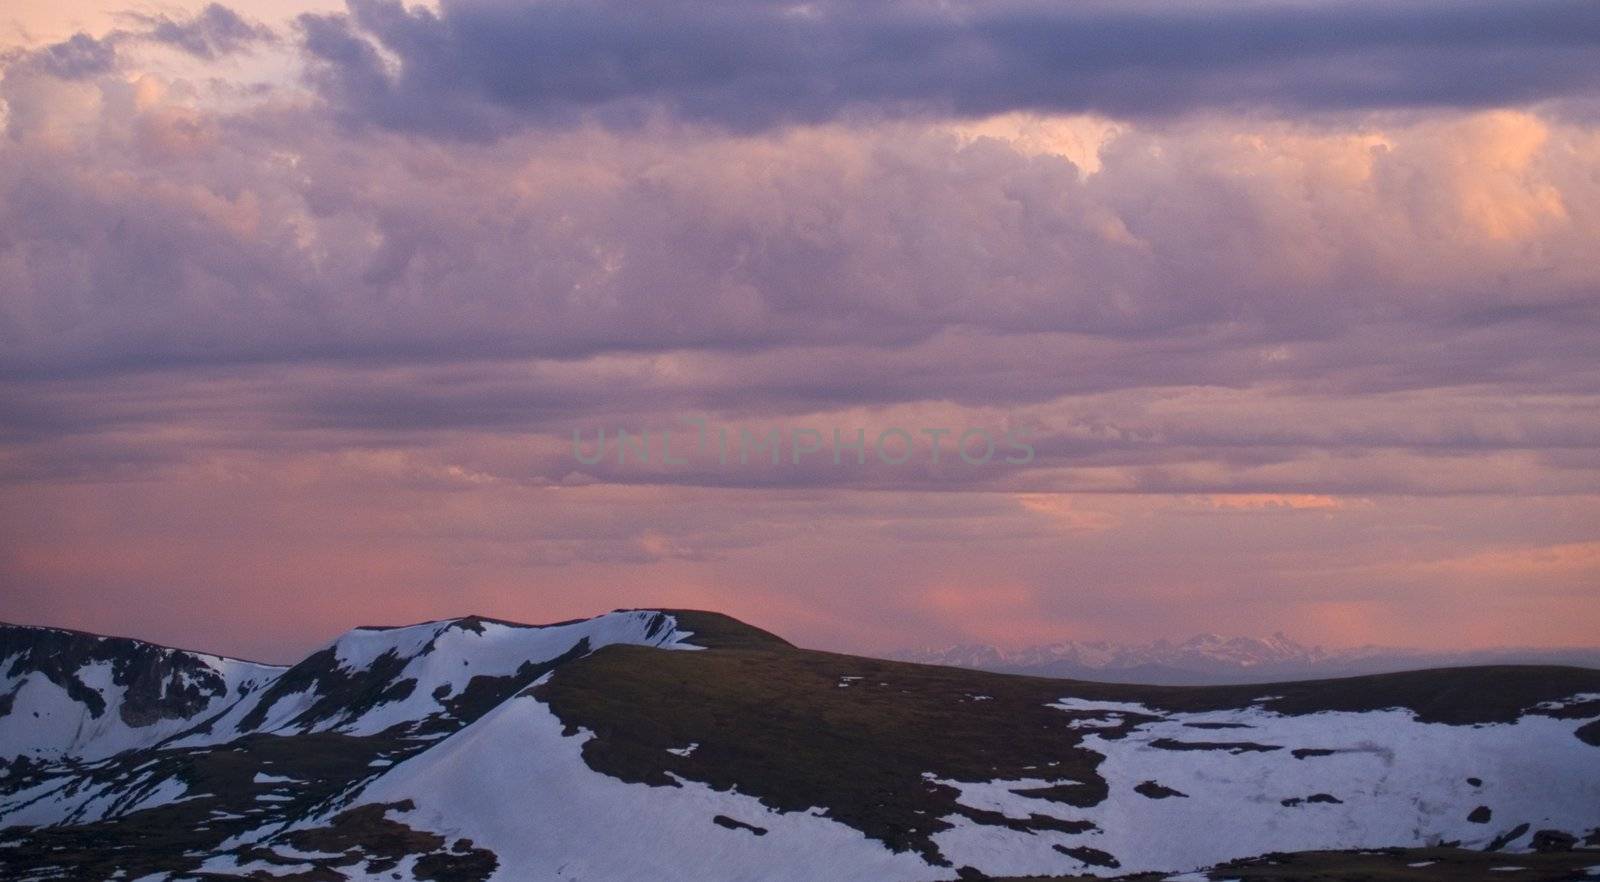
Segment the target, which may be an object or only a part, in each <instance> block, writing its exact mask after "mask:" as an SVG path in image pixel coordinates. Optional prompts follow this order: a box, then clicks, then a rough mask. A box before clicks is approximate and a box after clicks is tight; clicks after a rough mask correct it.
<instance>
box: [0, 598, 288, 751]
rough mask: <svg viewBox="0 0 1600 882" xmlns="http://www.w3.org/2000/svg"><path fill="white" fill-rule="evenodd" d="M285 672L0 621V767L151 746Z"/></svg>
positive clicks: (146, 645) (112, 639) (121, 641)
mask: <svg viewBox="0 0 1600 882" xmlns="http://www.w3.org/2000/svg"><path fill="white" fill-rule="evenodd" d="M281 673H283V669H282V668H280V667H274V666H272V665H260V664H255V663H253V662H246V661H239V660H238V659H231V658H223V657H221V656H215V655H206V654H204V653H198V652H188V651H185V650H182V649H170V648H167V647H165V646H156V645H154V644H151V643H145V642H143V641H139V640H128V639H125V638H119V637H100V636H97V635H94V634H84V633H80V632H76V631H63V630H59V629H56V628H27V627H20V626H17V625H8V624H4V623H0V759H8V758H10V757H15V756H26V757H30V758H36V759H38V758H42V759H58V758H61V757H75V758H78V759H99V758H102V757H107V756H110V755H112V754H114V753H118V752H121V751H124V750H129V749H132V748H137V747H149V746H151V745H153V744H156V743H157V742H159V741H161V740H162V739H164V738H167V737H168V736H171V735H173V734H176V733H177V732H180V731H182V730H184V729H187V728H189V727H190V726H192V725H194V720H196V719H199V718H203V717H204V716H206V715H207V713H210V712H215V711H216V710H217V709H220V708H221V707H224V706H227V705H228V704H231V703H232V702H233V701H234V700H235V699H237V698H240V697H242V696H245V695H248V694H249V693H251V692H252V691H254V690H255V689H257V688H259V687H260V686H261V685H262V684H264V683H267V682H270V681H271V680H273V679H274V678H276V677H277V676H278V675H279V674H281Z"/></svg>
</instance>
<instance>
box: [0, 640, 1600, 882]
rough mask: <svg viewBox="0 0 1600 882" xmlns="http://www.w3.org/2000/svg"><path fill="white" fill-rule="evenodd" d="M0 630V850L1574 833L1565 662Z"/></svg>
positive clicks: (1059, 847)
mask: <svg viewBox="0 0 1600 882" xmlns="http://www.w3.org/2000/svg"><path fill="white" fill-rule="evenodd" d="M0 635H3V637H4V640H5V642H4V643H0V652H3V655H0V659H3V662H4V667H3V668H0V671H3V672H4V674H5V676H6V677H7V678H8V679H7V680H6V681H5V683H6V684H7V685H6V689H7V690H8V691H7V692H6V695H9V696H11V698H10V699H9V700H8V701H6V703H5V704H4V705H0V878H5V879H8V880H11V879H17V880H22V879H41V880H42V879H83V880H108V879H124V880H125V879H140V880H155V879H173V880H177V879H230V878H277V879H289V878H293V879H306V880H311V879H316V880H324V879H326V880H337V879H363V880H365V879H373V880H376V879H385V880H394V879H399V880H407V879H413V880H455V882H467V880H476V882H483V880H491V879H492V880H515V882H524V880H547V879H549V880H556V879H573V880H577V879H588V880H605V882H628V880H650V882H658V880H680V879H681V880H696V882H708V880H709V882H716V880H830V882H832V880H863V882H865V880H873V882H894V880H903V882H918V880H935V879H958V878H960V879H968V878H972V879H976V878H998V877H1001V876H1022V875H1028V876H1042V877H1059V878H1066V877H1067V876H1068V875H1072V876H1074V877H1076V876H1079V875H1094V876H1103V877H1111V876H1118V875H1124V874H1132V873H1144V872H1149V873H1154V874H1156V876H1155V878H1162V877H1164V876H1167V875H1170V874H1185V873H1187V874H1199V875H1190V876H1184V877H1182V878H1193V879H1200V878H1208V877H1211V878H1225V877H1226V878H1239V877H1243V876H1249V877H1251V878H1293V877H1295V874H1296V873H1300V874H1302V875H1304V874H1307V873H1309V872H1310V871H1313V870H1314V871H1316V872H1319V873H1323V874H1324V875H1323V876H1321V877H1319V878H1343V877H1341V876H1339V875H1337V872H1336V871H1337V870H1339V868H1345V869H1348V871H1349V873H1350V875H1349V876H1348V878H1366V877H1371V876H1374V875H1382V874H1383V873H1386V872H1390V871H1393V872H1399V873H1403V874H1405V875H1403V876H1402V877H1403V878H1437V879H1455V878H1465V877H1466V875H1467V874H1489V873H1491V872H1493V873H1495V877H1496V878H1498V877H1499V874H1500V872H1502V871H1499V870H1496V868H1498V867H1517V868H1520V870H1519V871H1518V873H1517V874H1516V875H1515V876H1514V878H1518V879H1557V878H1575V876H1574V874H1578V875H1581V874H1583V873H1584V872H1586V870H1585V868H1587V867H1590V866H1600V850H1587V849H1591V848H1592V849H1600V671H1594V670H1585V669H1580V668H1564V667H1491V668H1471V669H1455V670H1431V671H1420V672H1414V673H1406V674H1390V675H1381V676H1372V677H1362V678H1356V679H1349V680H1332V681H1319V682H1302V683H1281V684H1275V685H1273V686H1271V687H1257V686H1233V687H1226V686H1225V687H1206V688H1178V687H1150V686H1129V685H1113V684H1104V683H1089V682H1077V681H1066V680H1048V679H1041V678H1032V677H1018V676H1009V675H1002V674H995V673H989V672H983V671H973V670H963V669H958V668H950V667H933V666H926V665H919V664H908V663H902V662H894V661H886V660H879V659H868V658H858V657H853V656H846V655H838V654H833V653H822V652H812V651H808V650H803V649H799V648H796V647H794V646H791V645H790V644H788V643H786V642H784V641H783V640H781V639H779V638H777V637H775V636H773V635H771V634H768V633H766V632H764V631H760V630H759V629H756V628H752V627H750V626H748V625H745V624H743V623H740V622H737V621H735V620H732V619H729V618H727V617H725V616H720V615H716V614H712V613H704V612H694V611H678V610H663V611H638V610H633V611H619V612H615V613H610V614H607V615H604V616H599V617H597V618H594V619H588V620H583V621H577V622H567V623H563V624H558V625H550V626H525V625H516V624H512V623H507V622H499V621H494V620H489V619H483V618H477V617H471V618H465V619H452V620H447V621H440V622H429V623H425V624H421V625H415V626H410V627H403V628H362V629H357V630H355V631H352V632H350V633H348V634H346V635H344V636H342V637H340V638H339V639H337V640H335V641H334V642H332V643H330V644H329V645H327V646H325V647H323V648H322V649H319V650H318V651H317V652H314V653H312V654H311V655H310V656H308V657H307V658H306V659H305V660H303V661H301V662H300V663H299V664H296V665H294V666H293V667H289V668H271V667H267V666H259V665H250V664H249V663H245V662H235V661H232V660H227V659H219V658H217V657H215V656H205V655H201V654H197V653H186V652H182V651H180V650H171V649H166V648H162V647H154V646H150V645H149V644H142V643H138V642H137V641H130V640H116V639H112V638H98V637H93V636H90V635H82V634H73V633H70V632H61V631H50V630H46V629H31V628H14V627H13V628H8V629H7V630H6V631H4V632H0ZM35 711H37V712H39V713H40V716H39V717H34V716H33V714H34V712H35ZM57 718H59V719H57ZM34 720H39V721H41V722H40V723H39V724H37V725H35V724H33V723H32V722H31V721H34ZM69 722H70V723H71V725H68V723H69ZM1429 868H1437V869H1429ZM1208 874H1211V875H1210V876H1208ZM1224 874H1225V875H1224ZM1274 874H1277V875H1274ZM1172 877H1173V878H1178V876H1176V875H1172ZM1486 878H1487V875H1486ZM1507 878H1513V877H1512V876H1507Z"/></svg>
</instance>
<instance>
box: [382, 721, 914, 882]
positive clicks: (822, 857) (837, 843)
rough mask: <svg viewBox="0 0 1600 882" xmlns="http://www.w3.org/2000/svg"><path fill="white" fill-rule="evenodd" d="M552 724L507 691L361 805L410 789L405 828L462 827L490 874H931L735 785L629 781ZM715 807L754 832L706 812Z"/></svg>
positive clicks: (684, 879) (687, 877)
mask: <svg viewBox="0 0 1600 882" xmlns="http://www.w3.org/2000/svg"><path fill="white" fill-rule="evenodd" d="M561 732H562V724H561V721H560V720H558V719H556V717H555V715H554V714H552V713H551V712H550V710H549V708H547V707H545V706H544V705H543V704H541V703H540V702H539V701H537V700H536V699H534V698H533V697H531V696H521V697H518V698H514V699H512V700H511V701H509V702H507V703H505V704H504V705H502V706H501V707H499V708H496V709H495V710H494V711H492V712H491V713H490V714H488V715H487V716H485V717H483V718H482V719H480V720H478V721H477V722H476V723H473V724H472V725H471V726H468V727H467V728H466V729H463V730H462V731H460V732H457V733H456V734H454V735H452V736H450V738H448V739H446V740H445V741H444V742H443V743H441V744H440V745H439V746H438V747H436V748H434V749H433V750H430V751H428V752H427V753H425V754H423V755H422V756H420V757H418V758H416V759H414V760H411V761H409V762H407V763H405V764H403V765H401V766H399V767H398V768H396V769H395V770H394V771H393V772H391V773H390V774H388V775H385V776H384V777H383V778H381V779H379V780H378V781H377V782H376V783H374V784H373V785H371V786H370V787H368V788H367V790H366V792H365V793H363V794H362V799H363V800H364V801H371V802H379V803H386V802H398V801H401V800H406V799H410V800H412V801H414V802H415V803H416V805H417V809H416V810H415V811H414V812H410V813H407V814H405V815H403V816H401V817H402V819H403V820H405V821H406V822H407V823H408V824H410V825H411V826H413V827H417V828H420V829H425V830H432V831H435V832H438V833H443V834H446V835H447V836H450V837H466V838H468V839H471V840H472V841H473V842H474V843H476V844H478V845H480V846H483V847H487V848H488V849H490V850H491V851H493V852H495V853H496V854H498V855H499V856H500V859H501V867H500V870H499V871H498V872H497V873H496V874H495V875H494V877H493V878H494V879H496V880H506V882H523V880H529V879H549V880H556V879H570V880H580V879H584V880H605V879H618V880H621V879H649V880H652V882H704V880H705V879H706V868H707V867H717V868H719V878H724V879H750V880H756V879H761V880H772V882H783V880H796V882H798V880H817V879H832V880H839V882H850V880H860V882H895V880H905V882H912V880H919V879H921V880H926V879H930V878H933V876H930V872H932V873H933V874H934V875H938V873H937V871H933V870H931V869H930V868H929V866H928V865H927V864H926V863H924V862H923V861H922V860H921V859H919V858H917V857H916V856H915V855H912V854H907V853H901V854H895V853H894V852H891V851H890V850H889V849H888V848H886V847H884V845H883V844H882V843H879V842H874V841H872V840H869V839H868V838H867V837H866V836H864V835H863V834H862V833H860V832H859V831H857V830H853V829H851V828H850V827H847V826H845V825H843V824H840V823H838V822H836V821H832V820H829V819H827V818H823V817H818V816H817V815H816V814H808V813H801V812H788V813H781V812H774V811H771V810H770V809H767V808H765V807H764V806H762V805H761V803H760V802H759V801H757V800H756V799H754V798H752V797H749V796H744V795H741V794H739V793H718V792H717V791H715V790H712V789H711V788H709V787H707V786H706V785H704V784H699V783H696V782H693V781H682V782H680V784H681V786H679V787H650V786H647V785H644V784H629V783H626V782H623V781H619V780H617V779H615V778H610V777H607V776H605V775H600V774H596V773H595V772H594V771H592V770H591V769H590V768H589V767H588V766H587V765H586V764H585V763H584V761H583V756H582V747H583V743H584V742H585V741H587V740H588V739H589V738H590V734H589V733H587V732H580V733H579V734H577V735H573V736H563V735H562V734H561ZM718 816H722V817H725V818H729V819H731V820H734V821H738V822H741V823H744V824H749V825H751V826H753V827H757V828H760V829H761V830H763V831H765V832H763V833H761V834H760V835H757V834H756V833H755V832H753V831H750V830H748V829H743V828H732V829H730V828H727V827H723V826H719V825H718V824H716V823H714V822H713V820H712V819H713V818H715V817H718Z"/></svg>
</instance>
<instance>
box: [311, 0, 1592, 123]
mask: <svg viewBox="0 0 1600 882" xmlns="http://www.w3.org/2000/svg"><path fill="white" fill-rule="evenodd" d="M349 9H350V11H349V13H348V14H347V15H333V16H329V15H307V16H303V17H302V18H301V25H302V29H303V31H304V37H305V46H306V49H307V51H308V52H309V53H310V55H311V56H312V57H313V59H315V61H316V62H317V63H316V65H315V67H314V77H313V82H314V83H315V84H316V86H317V87H318V89H319V90H320V91H321V92H322V93H323V94H324V96H326V97H327V98H328V100H329V101H330V102H332V103H333V104H334V106H335V107H337V108H338V110H339V111H340V112H341V113H342V114H343V115H344V116H345V118H346V119H349V120H354V121H358V122H364V123H373V124H377V125H380V126H385V127H390V128H399V129H406V130H412V131H419V132H428V133H433V134H440V135H448V136H456V137H468V138H479V137H490V136H495V135H501V134H504V133H506V132H510V131H514V130H517V129H520V128H525V127H528V126H544V125H569V124H572V123H574V122H576V121H579V120H585V119H595V120H602V121H605V122H608V123H611V124H622V125H633V124H637V123H639V122H641V121H643V120H647V119H650V118H652V117H656V116H659V115H663V114H665V115H667V116H671V117H676V118H678V119H683V120H690V121H696V122H703V123H712V124H715V125H719V126H725V127H728V128H730V129H734V130H739V131H753V130H758V129H762V128H766V127H770V126H776V125H784V124H793V123H803V124H814V123H819V122H824V121H828V120H835V119H840V118H852V117H853V118H858V119H859V118H862V117H868V118H881V117H894V116H905V115H911V116H936V117H939V116H944V117H948V116H960V117H982V116H989V115H994V114H999V113H1004V112H1007V111H1015V110H1027V111H1036V112H1049V113H1063V112H1095V113H1104V114H1109V115H1112V116H1118V117H1127V118H1148V117H1163V116H1170V115H1174V114H1183V113H1189V112H1194V111H1207V110H1211V111H1215V110H1227V109H1241V108H1247V109H1250V110H1252V111H1259V110H1262V109H1271V110H1277V111H1328V110H1332V111H1347V110H1363V109H1377V108H1402V107H1458V108H1474V107H1492V106H1501V105H1506V104H1526V103H1530V102H1537V101H1542V100H1553V99H1563V98H1581V97H1583V96H1585V95H1587V94H1590V93H1591V92H1592V91H1593V90H1594V88H1595V87H1596V85H1597V84H1600V62H1596V60H1595V59H1596V58H1597V57H1600V54H1597V53H1596V51H1595V50H1596V48H1597V45H1600V13H1597V12H1596V9H1595V7H1594V5H1593V4H1592V3H1588V2H1586V0H1534V2H1531V3H1517V4H1506V3H1501V2H1492V0H1466V2H1458V3H1435V2H1423V0H1403V2H1399V3H1393V2H1387V3H1380V2H1368V0H1361V2H1354V3H1337V4H1334V3H1321V4H1310V3H1290V2H1270V3H1249V4H1239V3H1221V2H1204V3H1200V4H1183V5H1174V4H1170V3H1165V4H1163V3H1154V2H1143V0H1135V2H1125V0H1124V2H1109V0H1090V2H1079V3H1048V2H1041V0H1001V2H982V3H978V2H957V3H942V4H931V3H923V2H917V0H895V2H887V3H871V4H863V3H855V2H844V0H818V2H804V3H795V2H788V0H758V2H742V0H741V2H712V3H689V2H680V0H667V2H657V3H650V4H642V5H641V4H638V3H631V2H622V0H596V2H583V3H539V4H526V3H515V2H507V0H446V2H444V3H442V4H441V5H440V7H439V8H438V9H437V10H434V9H431V8H427V7H421V6H417V7H411V8H409V9H408V8H406V7H405V6H404V5H403V4H402V3H401V2H400V0H350V2H349Z"/></svg>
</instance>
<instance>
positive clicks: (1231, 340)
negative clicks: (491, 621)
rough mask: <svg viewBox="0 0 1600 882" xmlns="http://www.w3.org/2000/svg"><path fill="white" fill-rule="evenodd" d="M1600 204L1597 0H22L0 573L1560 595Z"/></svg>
mask: <svg viewBox="0 0 1600 882" xmlns="http://www.w3.org/2000/svg"><path fill="white" fill-rule="evenodd" d="M1597 250H1600V6H1596V5H1595V4H1594V3H1592V2H1589V0H1523V2H1517V3H1510V2H1502V0H1497V2H1485V0H1455V2H1444V0H1427V2H1416V0H1398V2H1395V0H1390V2H1381V3H1380V2H1368V0H1341V2H1328V0H1187V2H1182V3H1172V2H1160V3H1157V2H1146V0H1118V2H1107V0H1081V2H1070V3H1069V2H1062V0H984V2H971V0H941V2H932V0H884V2H872V3H867V2H831V0H822V2H773V0H737V2H735V0H696V2H689V0H651V2H646V3H640V2H633V0H629V2H624V0H443V2H440V3H438V4H435V5H413V6H406V5H403V4H401V3H398V2H391V0H349V2H348V5H345V4H343V3H338V2H329V0H311V2H304V3H302V2H294V3H280V2H266V0H246V2H239V3H236V4H235V5H232V6H219V5H209V6H206V5H201V4H193V3H191V4H185V3H174V4H145V5H138V4H133V5H124V4H122V3H120V2H113V3H110V4H99V3H86V2H82V0H64V2H62V0H52V2H42V0H21V2H20V3H8V4H6V6H5V7H4V10H3V11H0V619H4V620H9V621H14V622H23V623H29V624H49V625H57V626H65V627H75V628H82V629H86V630H92V631H99V632H109V633H118V634H128V635H133V636H140V637H144V638H147V639H153V640H158V641H162V642H167V643H172V644H178V645H184V646H189V647H194V648H201V649H210V650H215V651H223V652H228V653H232V654H238V655H243V656H247V657H254V658H262V659H267V660H287V659H293V658H296V657H298V656H299V655H301V654H303V653H304V652H305V651H306V650H308V649H310V648H312V647H314V646H316V645H318V644H320V643H322V642H324V641H326V640H328V639H331V638H332V637H333V636H334V635H335V634H337V633H338V632H340V631H342V630H344V629H346V628H349V627H352V626H356V625H360V624H396V623H405V622H412V621H420V620H424V619H431V618H439V617H445V616H453V615H462V614H467V613H479V614H484V615H491V616H496V617H500V618H507V619H515V620H521V621H529V622H541V621H556V620H562V619H567V618H572V617H577V616H587V615H593V614H596V613H599V612H603V611H606V610H609V609H613V608H618V607H660V606H673V607H697V608H710V609H717V610H721V611H724V612H728V613H730V614H733V615H736V616H740V617H742V618H745V619H746V620H748V621H751V622H752V623H755V624H758V625H761V626H764V627H767V628H770V629H772V630H775V631H777V632H779V633H781V634H783V635H785V636H787V637H789V638H791V639H793V640H795V641H797V642H800V643H803V644H806V645H811V646H817V647H823V648H832V649H841V650H846V651H862V652H874V651H880V652H881V651H886V650H890V649H894V648H901V647H909V646H920V645H942V644H949V643H956V642H985V643H994V644H998V645H1002V646H1017V645H1023V644H1030V643H1040V642H1048V641H1053V640H1062V639H1109V640H1121V641H1143V640H1152V639H1158V638H1169V639H1181V638H1184V637H1187V636H1190V635H1192V634H1194V633H1197V632H1201V631H1207V632H1217V633H1223V634H1244V635H1260V634H1267V633H1271V632H1274V631H1281V632H1284V633H1286V634H1288V635H1290V636H1292V637H1294V638H1296V639H1299V640H1303V641H1306V642H1316V643H1322V644H1325V645H1330V646H1351V645H1361V644H1384V645H1400V646H1414V647H1423V648H1432V649H1464V648H1487V647H1496V646H1535V647H1555V646H1595V645H1596V637H1595V635H1596V634H1600V260H1596V259H1595V254H1596V251H1597ZM619 430H625V431H627V432H629V433H630V434H631V435H632V436H633V437H634V438H635V439H636V438H637V437H638V436H639V435H640V434H641V433H643V434H646V435H647V437H648V438H649V439H650V441H649V442H648V443H649V444H651V445H654V446H653V447H651V448H650V449H651V450H653V456H652V457H651V458H650V459H649V461H648V462H644V461H641V457H640V456H639V448H638V447H633V448H631V449H630V448H624V449H623V451H622V453H621V456H620V459H619V455H618V451H617V449H616V443H615V442H616V440H617V432H618V431H619ZM668 431H670V432H671V433H672V440H671V442H670V443H668V442H664V438H665V433H666V432H668ZM835 431H837V432H839V433H840V437H841V438H842V439H844V441H845V442H848V441H850V440H852V439H855V438H856V437H857V436H856V433H857V432H858V431H859V432H861V436H860V437H861V438H862V439H863V444H862V446H861V447H860V448H859V452H858V449H857V448H853V447H846V448H844V449H842V450H841V451H840V456H839V460H838V461H837V462H836V461H835V460H834V455H833V454H834V447H833V444H832V441H833V435H834V433H835ZM601 432H605V433H607V435H608V440H609V441H610V442H611V444H612V446H611V447H610V448H600V450H601V452H602V454H603V455H602V456H600V457H599V458H598V461H596V457H595V456H594V455H593V454H594V452H595V450H596V446H595V445H596V439H597V438H598V437H599V435H600V433H601ZM772 432H776V433H777V436H776V439H777V441H778V443H777V444H776V445H768V446H760V444H759V442H762V441H766V440H768V439H769V433H772ZM575 438H576V439H577V440H578V441H579V443H578V444H576V445H575V444H574V439H575ZM723 438H726V439H727V441H726V442H721V441H720V440H719V439H723ZM991 441H992V442H993V443H994V447H993V449H992V450H990V449H989V448H988V447H987V444H988V443H989V442H991ZM908 442H909V443H908ZM664 443H665V444H666V447H667V450H666V453H667V454H670V455H671V459H670V460H669V459H667V458H666V457H664V456H663V454H662V446H663V444H664ZM723 443H726V444H727V445H728V446H727V447H726V448H724V447H722V444H723ZM774 448H775V450H774ZM722 449H727V450H729V451H730V453H729V454H727V455H722V454H719V450H722ZM741 451H742V453H743V455H742V456H741V455H740V454H741ZM963 454H966V455H965V456H963ZM774 456H775V459H774ZM862 460H864V461H862Z"/></svg>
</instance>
